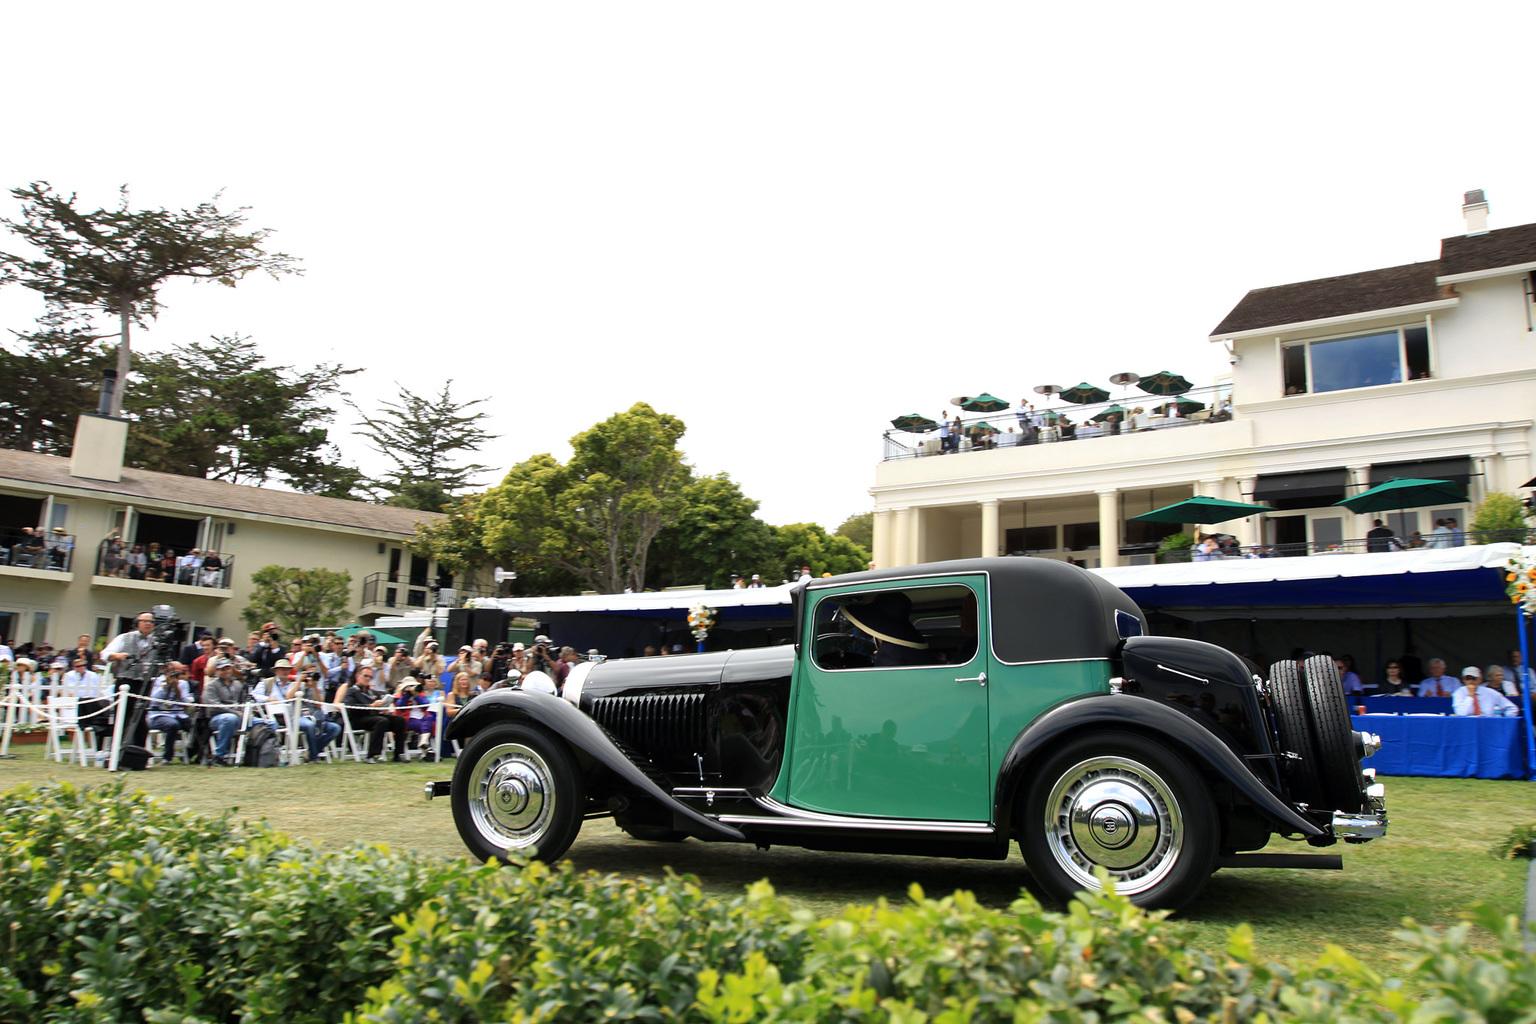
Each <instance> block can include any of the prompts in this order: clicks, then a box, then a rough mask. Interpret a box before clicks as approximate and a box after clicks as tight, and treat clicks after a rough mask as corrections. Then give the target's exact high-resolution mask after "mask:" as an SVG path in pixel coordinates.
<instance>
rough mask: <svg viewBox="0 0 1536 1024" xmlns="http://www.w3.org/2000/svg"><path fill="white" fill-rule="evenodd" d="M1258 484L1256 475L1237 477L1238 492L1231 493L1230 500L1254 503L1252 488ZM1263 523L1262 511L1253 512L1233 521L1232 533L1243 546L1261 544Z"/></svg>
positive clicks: (1262, 540)
mask: <svg viewBox="0 0 1536 1024" xmlns="http://www.w3.org/2000/svg"><path fill="white" fill-rule="evenodd" d="M1258 485H1259V478H1258V477H1256V476H1243V477H1238V478H1237V486H1238V492H1239V493H1237V494H1234V495H1232V496H1231V498H1232V500H1233V501H1241V502H1244V503H1246V504H1249V505H1252V504H1254V500H1253V489H1254V488H1255V487H1257V486H1258ZM1263 523H1264V514H1263V513H1262V512H1255V513H1254V514H1253V515H1251V516H1248V517H1247V518H1246V519H1238V520H1236V521H1235V522H1233V524H1232V535H1233V536H1235V537H1236V538H1237V542H1238V543H1239V544H1241V545H1242V546H1243V547H1245V548H1246V547H1251V546H1252V545H1254V544H1262V543H1263V542H1264V537H1263V533H1264V531H1263V529H1262V527H1263Z"/></svg>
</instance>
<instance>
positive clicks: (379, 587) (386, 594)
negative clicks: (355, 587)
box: [363, 572, 496, 610]
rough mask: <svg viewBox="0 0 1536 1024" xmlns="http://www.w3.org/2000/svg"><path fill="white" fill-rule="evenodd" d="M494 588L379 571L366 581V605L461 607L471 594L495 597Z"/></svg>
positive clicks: (364, 589) (402, 607) (364, 584)
mask: <svg viewBox="0 0 1536 1024" xmlns="http://www.w3.org/2000/svg"><path fill="white" fill-rule="evenodd" d="M495 596H496V592H495V591H494V590H485V589H483V588H479V587H443V586H438V585H437V584H435V583H425V582H420V578H419V577H418V578H417V581H415V582H413V581H411V578H410V576H408V575H407V574H405V573H398V572H393V573H391V572H376V573H374V574H373V575H372V576H369V577H367V578H366V579H364V580H363V607H364V608H367V607H368V606H370V605H378V606H382V607H385V608H401V609H405V610H409V609H412V608H458V607H460V606H462V605H463V604H464V602H465V600H466V599H468V598H471V597H495Z"/></svg>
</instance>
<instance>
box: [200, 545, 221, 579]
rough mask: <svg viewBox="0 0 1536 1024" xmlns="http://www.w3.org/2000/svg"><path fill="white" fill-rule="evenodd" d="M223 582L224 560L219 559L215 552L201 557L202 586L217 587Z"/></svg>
mask: <svg viewBox="0 0 1536 1024" xmlns="http://www.w3.org/2000/svg"><path fill="white" fill-rule="evenodd" d="M223 581H224V559H222V558H220V557H219V553H218V552H217V551H210V552H208V554H206V555H204V556H203V567H202V584H203V586H205V587H217V586H219V585H220V584H221V583H222V582H223Z"/></svg>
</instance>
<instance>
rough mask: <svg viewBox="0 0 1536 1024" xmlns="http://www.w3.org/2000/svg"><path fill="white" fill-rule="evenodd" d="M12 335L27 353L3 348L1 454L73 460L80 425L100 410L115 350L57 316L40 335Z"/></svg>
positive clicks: (47, 321) (0, 365)
mask: <svg viewBox="0 0 1536 1024" xmlns="http://www.w3.org/2000/svg"><path fill="white" fill-rule="evenodd" d="M12 333H13V334H15V336H16V339H17V340H18V341H19V342H21V343H23V345H25V348H23V349H22V350H20V351H13V350H11V349H10V348H0V448H14V449H17V450H20V451H25V452H40V453H42V454H44V455H68V454H69V453H70V451H71V450H72V449H73V448H74V443H75V421H76V419H77V418H78V417H79V415H80V413H81V412H83V411H88V410H91V409H94V408H95V407H96V402H97V395H98V394H99V393H100V389H101V374H102V371H103V370H105V369H108V368H110V367H111V366H112V363H113V356H112V350H111V349H110V348H109V347H107V346H105V345H103V344H101V337H100V336H99V335H93V334H91V333H89V332H88V331H85V330H82V329H80V328H79V327H77V326H75V325H72V324H71V323H70V322H69V321H68V319H67V318H66V317H65V316H63V315H62V314H60V313H58V312H55V313H53V314H50V315H49V316H48V317H45V318H44V319H43V321H42V323H41V324H40V325H39V328H38V330H36V331H33V332H31V333H27V334H23V333H21V332H19V331H13V332H12Z"/></svg>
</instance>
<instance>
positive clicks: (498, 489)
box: [419, 402, 689, 594]
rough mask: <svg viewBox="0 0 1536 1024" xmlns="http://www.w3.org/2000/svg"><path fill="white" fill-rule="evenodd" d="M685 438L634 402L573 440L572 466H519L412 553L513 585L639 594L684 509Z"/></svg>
mask: <svg viewBox="0 0 1536 1024" xmlns="http://www.w3.org/2000/svg"><path fill="white" fill-rule="evenodd" d="M685 429H686V428H685V427H684V425H683V421H682V420H680V419H678V418H677V417H675V416H668V415H666V414H664V413H659V412H657V411H656V410H655V409H652V408H651V407H650V406H649V405H646V404H645V403H644V402H638V403H636V404H635V405H634V406H632V407H631V408H630V409H629V410H627V411H626V412H621V413H615V414H614V415H612V416H610V417H609V418H608V419H606V420H604V421H603V422H601V423H599V424H597V425H596V426H594V427H592V428H591V429H590V430H586V431H583V432H582V433H580V434H577V435H576V436H575V437H573V438H571V448H572V455H571V461H570V462H569V463H567V464H564V465H562V464H561V463H560V462H559V461H558V460H557V459H556V458H555V457H554V456H552V455H547V454H545V455H535V456H534V457H533V458H531V459H527V460H525V461H523V462H520V463H518V464H517V465H516V466H513V467H512V470H511V472H509V473H508V474H507V476H506V479H504V480H503V481H502V482H501V483H499V484H497V485H496V486H495V487H492V488H491V489H490V490H489V491H486V492H485V493H484V494H482V495H480V496H478V497H477V498H475V499H473V500H471V501H465V502H461V503H460V505H459V506H458V508H457V510H455V511H453V512H451V513H450V516H449V521H450V524H452V525H451V526H450V525H445V526H443V527H441V528H440V529H439V530H437V531H430V530H429V531H424V532H423V534H422V535H420V539H419V543H420V544H421V545H422V546H423V547H424V548H426V549H428V550H433V551H438V550H439V549H440V548H451V550H452V555H453V557H455V558H475V559H480V560H481V561H482V564H483V562H484V561H490V560H494V561H495V563H496V564H499V565H502V566H505V567H507V568H515V569H516V570H517V572H518V574H519V577H520V578H521V577H522V576H523V575H524V574H525V573H527V574H530V575H532V574H552V573H556V574H558V573H563V574H567V575H568V577H569V578H573V579H575V580H577V581H579V583H580V585H582V586H584V587H588V588H590V589H592V590H597V591H600V592H602V593H606V594H615V593H619V592H621V591H624V590H626V589H628V590H641V589H643V588H644V585H645V574H646V560H647V557H648V555H649V553H650V549H651V543H652V542H653V541H654V540H655V539H656V536H657V534H659V533H660V532H661V531H662V530H664V529H666V528H667V527H669V526H672V525H674V524H676V523H677V522H678V521H679V520H680V519H681V518H682V515H683V513H684V511H685V510H686V507H687V505H686V501H685V499H684V497H683V490H684V488H686V487H687V485H688V481H689V475H688V467H687V466H686V465H685V464H684V463H683V457H682V453H681V452H679V451H678V450H677V442H678V439H679V438H681V437H682V436H683V431H684V430H685ZM461 516H463V517H464V519H465V521H464V522H460V521H459V520H460V517H461ZM544 578H546V579H558V578H560V576H558V575H544Z"/></svg>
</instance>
